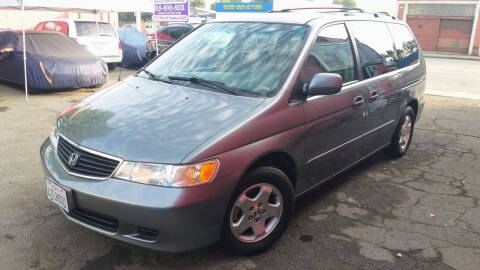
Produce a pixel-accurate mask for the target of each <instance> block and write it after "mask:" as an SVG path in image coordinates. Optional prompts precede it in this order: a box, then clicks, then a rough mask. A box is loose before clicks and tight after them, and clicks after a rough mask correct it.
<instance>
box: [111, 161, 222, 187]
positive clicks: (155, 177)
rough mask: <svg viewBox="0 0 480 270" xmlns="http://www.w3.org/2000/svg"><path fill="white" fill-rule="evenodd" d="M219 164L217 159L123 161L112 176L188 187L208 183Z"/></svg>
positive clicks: (158, 184) (134, 180)
mask: <svg viewBox="0 0 480 270" xmlns="http://www.w3.org/2000/svg"><path fill="white" fill-rule="evenodd" d="M219 165H220V162H219V161H218V160H211V161H207V162H202V163H197V164H191V165H183V166H177V165H164V164H151V163H138V162H129V161H124V162H123V163H122V165H121V166H120V168H119V169H118V170H117V172H116V173H115V175H114V176H113V177H115V178H118V179H123V180H127V181H132V182H137V183H142V184H148V185H156V186H165V187H190V186H196V185H201V184H205V183H210V182H211V181H212V180H213V178H214V177H215V174H216V172H217V170H218V167H219Z"/></svg>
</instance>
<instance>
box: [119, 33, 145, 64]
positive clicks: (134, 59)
mask: <svg viewBox="0 0 480 270" xmlns="http://www.w3.org/2000/svg"><path fill="white" fill-rule="evenodd" d="M117 33H118V37H119V38H120V43H121V44H122V49H123V57H122V66H124V67H138V66H142V65H144V64H146V63H147V62H148V60H149V59H148V58H147V55H146V52H147V46H146V44H147V43H146V41H147V36H146V35H145V34H143V33H142V32H139V31H137V30H136V29H129V28H119V29H117Z"/></svg>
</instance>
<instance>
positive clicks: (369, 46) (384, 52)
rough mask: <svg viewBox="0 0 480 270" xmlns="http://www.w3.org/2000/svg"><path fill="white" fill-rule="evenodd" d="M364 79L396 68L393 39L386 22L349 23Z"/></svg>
mask: <svg viewBox="0 0 480 270" xmlns="http://www.w3.org/2000/svg"><path fill="white" fill-rule="evenodd" d="M351 26H352V29H353V33H354V34H355V40H356V42H357V47H358V52H359V55H360V64H361V65H362V72H363V74H364V77H365V78H366V79H368V78H373V77H376V76H379V75H382V74H385V73H388V72H391V71H393V70H395V69H396V67H395V64H396V63H395V49H394V46H393V39H392V36H391V35H390V31H389V29H388V27H387V24H386V23H383V22H368V21H357V22H352V23H351Z"/></svg>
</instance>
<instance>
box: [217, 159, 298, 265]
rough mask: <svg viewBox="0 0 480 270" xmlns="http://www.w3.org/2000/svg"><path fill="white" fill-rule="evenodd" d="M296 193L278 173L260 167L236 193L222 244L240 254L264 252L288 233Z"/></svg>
mask: <svg viewBox="0 0 480 270" xmlns="http://www.w3.org/2000/svg"><path fill="white" fill-rule="evenodd" d="M294 207H295V199H294V191H293V187H292V185H291V182H290V180H289V179H288V177H287V176H286V175H285V174H284V173H283V172H282V171H281V170H279V169H277V168H273V167H260V168H257V169H255V170H253V171H251V172H250V173H248V174H247V175H246V176H245V177H244V179H243V180H242V181H241V183H240V184H239V186H238V187H237V189H236V190H235V192H234V194H233V197H232V199H231V201H230V204H229V207H228V210H227V213H226V215H225V220H224V224H223V234H222V243H223V244H224V245H225V246H226V247H227V248H228V249H229V250H231V251H233V252H234V253H237V254H243V255H251V254H257V253H260V252H263V251H265V250H266V249H268V248H269V247H270V246H271V245H273V244H274V243H275V242H276V241H277V240H278V239H279V238H280V236H281V235H282V234H283V232H284V231H285V229H286V227H287V225H288V223H289V221H290V219H291V217H292V214H293V211H294Z"/></svg>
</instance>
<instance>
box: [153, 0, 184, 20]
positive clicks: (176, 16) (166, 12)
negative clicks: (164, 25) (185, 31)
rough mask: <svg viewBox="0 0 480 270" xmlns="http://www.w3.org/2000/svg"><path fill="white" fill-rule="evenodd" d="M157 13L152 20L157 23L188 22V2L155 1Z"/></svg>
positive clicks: (175, 0) (177, 0) (181, 0)
mask: <svg viewBox="0 0 480 270" xmlns="http://www.w3.org/2000/svg"><path fill="white" fill-rule="evenodd" d="M154 5H155V13H154V14H153V15H152V20H153V21H156V22H188V15H189V9H190V8H189V2H188V0H155V3H154Z"/></svg>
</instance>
